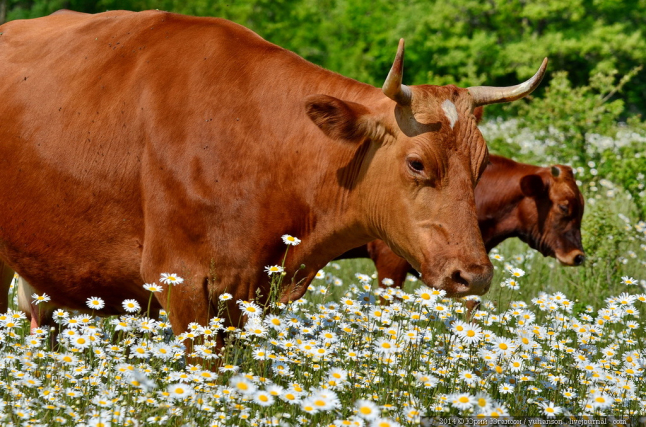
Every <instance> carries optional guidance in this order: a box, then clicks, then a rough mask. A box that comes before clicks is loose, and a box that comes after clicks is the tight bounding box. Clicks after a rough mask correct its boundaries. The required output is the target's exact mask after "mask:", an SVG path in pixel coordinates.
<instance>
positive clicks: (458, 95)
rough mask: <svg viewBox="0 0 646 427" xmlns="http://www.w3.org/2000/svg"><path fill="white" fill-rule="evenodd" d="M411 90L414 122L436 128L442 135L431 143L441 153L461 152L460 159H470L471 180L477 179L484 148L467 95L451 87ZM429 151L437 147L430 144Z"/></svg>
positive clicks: (459, 89) (469, 98)
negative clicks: (432, 125) (441, 150)
mask: <svg viewBox="0 0 646 427" xmlns="http://www.w3.org/2000/svg"><path fill="white" fill-rule="evenodd" d="M411 89H412V93H413V96H412V104H411V112H412V114H413V115H414V118H415V122H418V123H424V124H432V123H434V124H436V126H437V129H438V131H439V133H440V134H441V135H438V136H439V138H437V139H433V140H434V142H437V140H438V139H439V141H441V145H440V146H442V148H443V149H445V150H447V149H448V150H450V152H454V151H453V150H457V151H458V152H461V153H462V154H461V156H465V157H466V158H468V159H469V162H470V163H471V168H472V172H473V174H474V177H477V176H478V175H479V170H480V165H481V163H482V162H484V161H485V159H486V157H487V146H486V142H485V140H484V138H483V137H482V134H481V133H480V131H479V130H478V128H477V122H476V119H475V116H474V115H473V102H472V99H471V95H469V92H468V91H467V90H466V89H462V88H459V87H456V86H453V85H448V86H433V85H420V86H412V87H411ZM429 148H430V149H436V148H439V146H436V145H435V144H433V147H429Z"/></svg>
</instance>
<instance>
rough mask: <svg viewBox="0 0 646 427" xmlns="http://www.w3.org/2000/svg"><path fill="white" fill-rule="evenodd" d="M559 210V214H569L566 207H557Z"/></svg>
mask: <svg viewBox="0 0 646 427" xmlns="http://www.w3.org/2000/svg"><path fill="white" fill-rule="evenodd" d="M559 209H560V210H561V213H563V214H565V215H567V214H568V213H569V212H570V210H569V209H568V207H567V205H559Z"/></svg>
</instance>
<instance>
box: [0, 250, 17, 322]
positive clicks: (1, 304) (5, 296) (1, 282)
mask: <svg viewBox="0 0 646 427" xmlns="http://www.w3.org/2000/svg"><path fill="white" fill-rule="evenodd" d="M13 275H14V271H13V270H12V269H11V268H9V266H8V265H7V264H5V263H4V262H2V261H0V313H6V312H7V310H8V309H9V287H10V286H11V281H12V280H13Z"/></svg>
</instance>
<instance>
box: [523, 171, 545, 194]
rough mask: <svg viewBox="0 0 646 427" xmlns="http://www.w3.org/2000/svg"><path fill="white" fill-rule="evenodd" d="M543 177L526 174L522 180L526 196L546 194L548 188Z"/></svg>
mask: <svg viewBox="0 0 646 427" xmlns="http://www.w3.org/2000/svg"><path fill="white" fill-rule="evenodd" d="M546 189H547V188H546V186H545V183H544V182H543V178H541V177H540V176H539V175H525V176H524V177H523V178H522V179H521V180H520V190H521V191H522V192H523V194H524V195H525V196H526V197H534V198H536V197H539V196H542V195H543V194H545V190H546Z"/></svg>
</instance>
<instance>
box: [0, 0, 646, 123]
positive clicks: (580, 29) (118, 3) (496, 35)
mask: <svg viewBox="0 0 646 427" xmlns="http://www.w3.org/2000/svg"><path fill="white" fill-rule="evenodd" d="M0 1H6V2H8V13H7V19H20V18H34V17H37V16H42V15H46V14H49V13H51V12H53V11H55V10H57V9H60V8H69V9H73V10H78V11H83V12H90V13H95V12H100V11H104V10H108V9H128V10H144V9H161V10H168V11H173V12H179V13H185V14H191V15H202V16H219V17H223V18H227V19H231V20H233V21H235V22H238V23H240V24H243V25H245V26H247V27H249V28H251V29H252V30H254V31H256V32H257V33H259V34H260V35H261V36H263V37H264V38H266V39H267V40H269V41H271V42H274V43H276V44H278V45H280V46H283V47H285V48H287V49H290V50H293V51H295V52H297V53H298V54H300V55H301V56H303V57H305V58H306V59H308V60H310V61H312V62H314V63H317V64H319V65H321V66H323V67H325V68H328V69H331V70H334V71H337V72H339V73H341V74H344V75H346V76H349V77H353V78H355V79H358V80H361V81H364V82H366V83H370V84H374V85H381V84H382V82H383V79H384V78H385V76H386V74H387V72H388V69H389V67H390V65H391V61H392V58H393V57H394V54H395V49H396V46H397V41H398V40H399V38H401V37H404V38H405V39H406V42H407V53H406V72H405V77H404V78H405V81H404V82H405V83H408V84H422V83H433V84H450V83H454V84H458V85H460V86H470V85H480V84H487V85H509V84H514V83H516V82H518V81H519V80H521V79H526V78H527V77H529V76H531V75H532V74H533V73H534V72H535V70H536V68H537V67H538V65H539V64H540V61H541V60H542V58H543V57H545V56H547V57H549V58H550V61H551V62H550V66H549V70H550V73H554V72H555V71H561V70H562V71H566V72H567V76H568V79H569V80H570V81H571V84H572V86H573V87H579V86H583V85H586V84H588V80H589V77H590V76H591V75H596V74H598V73H605V74H608V73H610V72H612V71H613V70H616V71H617V73H618V74H619V75H624V74H627V73H628V72H630V70H632V69H634V68H635V67H636V66H638V65H640V64H642V63H644V61H645V59H646V58H645V56H646V40H645V38H644V34H643V30H642V28H645V27H646V26H645V24H646V0H625V1H621V2H619V1H616V0H484V1H483V0H409V1H405V2H393V1H391V0H248V1H242V0H195V1H191V2H185V1H180V0H99V1H95V2H93V1H89V0H0ZM551 75H552V74H550V75H548V80H549V79H550V77H551ZM644 92H646V72H644V71H643V70H642V71H640V72H639V73H638V74H637V75H636V76H635V77H634V78H633V79H632V81H631V84H630V86H629V87H626V88H625V90H624V91H623V94H622V97H623V99H624V101H625V105H626V107H627V108H626V112H627V113H634V112H642V111H643V110H644V105H643V93H644ZM539 96H540V93H539Z"/></svg>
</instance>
